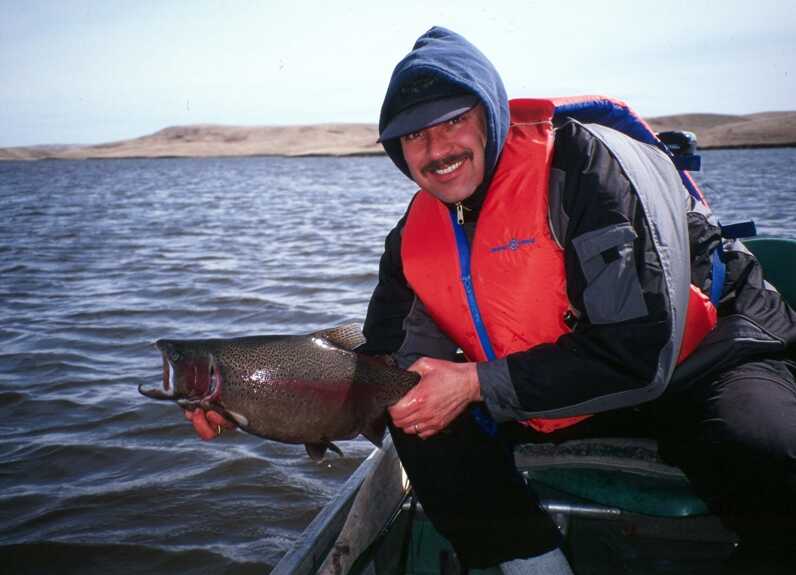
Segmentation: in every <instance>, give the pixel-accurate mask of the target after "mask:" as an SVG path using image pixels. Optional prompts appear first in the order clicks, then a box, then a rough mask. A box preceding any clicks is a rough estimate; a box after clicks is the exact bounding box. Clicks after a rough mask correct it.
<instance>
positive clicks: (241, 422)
mask: <svg viewBox="0 0 796 575" xmlns="http://www.w3.org/2000/svg"><path fill="white" fill-rule="evenodd" d="M223 415H228V416H229V418H231V419H233V420H234V421H235V423H237V424H238V426H239V427H244V428H245V427H249V420H248V419H247V418H246V416H245V415H243V414H241V413H237V412H235V411H230V410H228V409H225V410H224V413H223ZM229 418H228V419H229Z"/></svg>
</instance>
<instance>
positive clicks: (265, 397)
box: [138, 324, 419, 459]
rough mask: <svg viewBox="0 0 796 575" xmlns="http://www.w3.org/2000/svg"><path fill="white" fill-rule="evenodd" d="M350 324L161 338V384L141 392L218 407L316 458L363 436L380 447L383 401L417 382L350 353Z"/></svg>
mask: <svg viewBox="0 0 796 575" xmlns="http://www.w3.org/2000/svg"><path fill="white" fill-rule="evenodd" d="M364 341H365V339H364V337H363V336H362V332H361V331H360V329H359V327H358V326H357V325H355V324H351V325H344V326H341V327H338V328H333V329H329V330H325V331H319V332H317V333H313V334H309V335H298V336H284V335H263V336H253V337H241V338H235V339H197V340H172V339H161V340H158V341H157V342H156V344H155V345H156V346H157V348H158V349H159V350H160V351H161V353H162V355H163V385H162V388H161V387H155V388H146V387H144V386H143V385H141V386H139V387H138V391H140V392H141V393H142V394H144V395H146V396H147V397H151V398H154V399H166V400H171V401H176V402H177V403H178V404H180V405H181V406H182V407H185V408H189V409H195V408H201V409H204V410H215V411H218V412H219V413H221V414H222V415H224V416H225V417H227V418H229V419H231V420H232V421H235V422H236V423H237V424H238V425H239V426H240V427H241V429H243V430H245V431H248V432H249V433H253V434H254V435H259V436H261V437H265V438H267V439H273V440H275V441H281V442H283V443H303V444H304V445H305V447H306V449H307V453H308V454H309V455H310V457H312V458H313V459H321V458H323V455H324V453H325V452H326V450H327V449H331V450H333V451H335V452H337V453H338V454H340V455H342V452H341V451H340V449H339V448H338V447H337V446H336V445H334V444H333V443H332V440H335V439H352V438H354V437H356V436H357V435H359V434H360V433H361V434H362V435H364V436H365V437H366V438H367V439H369V440H370V441H371V442H373V443H374V444H375V445H378V446H379V447H381V442H382V438H383V437H384V430H385V427H386V424H387V412H386V409H387V407H388V406H390V405H392V404H393V403H395V402H397V401H398V400H399V399H400V398H401V397H403V395H404V394H405V393H406V392H407V391H409V389H410V388H411V387H412V386H414V385H415V384H416V383H417V381H418V379H419V376H418V375H417V374H416V373H412V372H409V371H405V370H402V369H398V368H397V367H391V366H388V365H386V364H385V363H383V362H382V361H381V360H379V359H377V358H374V357H370V356H367V355H363V354H359V353H356V352H355V351H353V350H354V349H355V348H356V347H358V346H359V345H361V344H362V343H364Z"/></svg>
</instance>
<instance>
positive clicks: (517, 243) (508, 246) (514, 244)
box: [489, 238, 536, 254]
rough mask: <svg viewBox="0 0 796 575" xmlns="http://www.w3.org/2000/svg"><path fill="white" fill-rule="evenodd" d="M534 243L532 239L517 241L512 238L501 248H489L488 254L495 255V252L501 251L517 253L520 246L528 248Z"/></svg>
mask: <svg viewBox="0 0 796 575" xmlns="http://www.w3.org/2000/svg"><path fill="white" fill-rule="evenodd" d="M535 242H536V240H535V239H533V238H528V239H526V240H518V239H515V238H512V239H511V241H510V242H509V243H507V244H503V245H502V246H495V247H494V248H489V252H490V253H493V254H494V253H496V252H503V251H506V250H510V251H512V252H514V251H517V250H518V249H520V248H521V247H522V246H529V245H531V244H533V243H535Z"/></svg>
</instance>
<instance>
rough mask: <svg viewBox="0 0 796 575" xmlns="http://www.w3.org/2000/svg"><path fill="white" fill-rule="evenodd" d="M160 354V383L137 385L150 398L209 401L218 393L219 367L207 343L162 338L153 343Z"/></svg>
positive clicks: (220, 381) (219, 388)
mask: <svg viewBox="0 0 796 575" xmlns="http://www.w3.org/2000/svg"><path fill="white" fill-rule="evenodd" d="M155 346H156V347H157V348H158V349H159V350H160V353H161V355H162V357H163V380H162V386H161V387H154V388H146V387H144V386H143V385H141V386H139V387H138V391H140V392H141V393H142V394H143V395H146V396H147V397H151V398H153V399H168V400H172V401H179V402H187V403H204V404H207V403H211V402H212V401H214V400H216V399H218V397H219V395H220V394H221V383H222V376H221V369H220V368H219V365H218V362H217V361H216V359H215V357H214V355H213V353H212V350H211V348H210V347H209V346H207V345H204V344H203V343H202V342H199V341H180V340H170V339H161V340H158V341H157V342H156V343H155Z"/></svg>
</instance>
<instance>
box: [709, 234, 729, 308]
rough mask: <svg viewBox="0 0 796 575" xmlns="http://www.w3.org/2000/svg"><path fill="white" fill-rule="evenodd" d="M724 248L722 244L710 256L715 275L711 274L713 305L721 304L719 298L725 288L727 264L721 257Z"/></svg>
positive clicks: (711, 298)
mask: <svg viewBox="0 0 796 575" xmlns="http://www.w3.org/2000/svg"><path fill="white" fill-rule="evenodd" d="M723 251H724V250H722V248H721V244H719V246H718V247H717V248H716V249H715V250H713V253H712V254H711V256H710V259H711V261H712V264H713V275H712V276H711V280H712V281H711V285H710V301H711V303H712V304H713V305H715V306H717V305H719V300H720V299H721V292H722V291H723V290H724V276H725V275H726V274H727V266H726V265H724V261H722V259H721V254H722V252H723Z"/></svg>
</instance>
